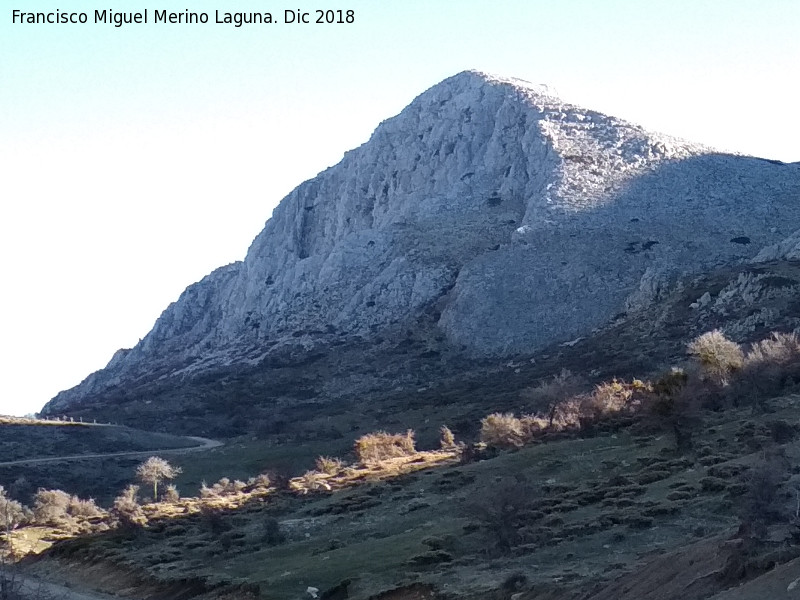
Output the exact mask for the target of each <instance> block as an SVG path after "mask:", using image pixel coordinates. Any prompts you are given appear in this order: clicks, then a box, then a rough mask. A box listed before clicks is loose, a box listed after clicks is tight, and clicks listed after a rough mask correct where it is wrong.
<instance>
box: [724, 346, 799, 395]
mask: <svg viewBox="0 0 800 600" xmlns="http://www.w3.org/2000/svg"><path fill="white" fill-rule="evenodd" d="M798 380H800V340H798V338H797V336H796V335H795V334H794V333H777V332H773V333H772V335H771V337H770V338H768V339H765V340H761V341H760V342H756V343H755V344H753V345H752V346H751V347H750V350H749V351H748V352H747V354H746V355H745V357H744V364H743V367H742V369H741V371H740V372H739V373H737V376H736V379H735V382H734V383H735V385H734V386H731V388H732V389H731V390H729V395H730V396H732V397H733V398H734V400H736V401H745V402H749V403H754V404H757V405H760V406H762V407H763V403H764V402H765V401H766V400H768V399H769V398H771V397H774V396H776V395H778V394H780V393H781V392H783V391H784V390H786V389H787V388H791V387H793V386H794V385H796V383H797V381H798Z"/></svg>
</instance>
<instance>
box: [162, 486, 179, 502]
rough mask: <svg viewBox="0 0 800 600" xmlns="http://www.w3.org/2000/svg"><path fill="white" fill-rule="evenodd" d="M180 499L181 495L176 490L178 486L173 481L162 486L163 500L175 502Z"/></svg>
mask: <svg viewBox="0 0 800 600" xmlns="http://www.w3.org/2000/svg"><path fill="white" fill-rule="evenodd" d="M180 499H181V495H180V493H179V492H178V488H177V486H176V485H175V484H174V483H170V484H169V485H167V486H166V487H165V488H164V502H169V503H170V504H175V503H176V502H178V501H180Z"/></svg>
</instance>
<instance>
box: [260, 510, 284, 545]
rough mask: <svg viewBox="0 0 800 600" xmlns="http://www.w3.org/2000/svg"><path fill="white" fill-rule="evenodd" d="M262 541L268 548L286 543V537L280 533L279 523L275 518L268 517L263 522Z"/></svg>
mask: <svg viewBox="0 0 800 600" xmlns="http://www.w3.org/2000/svg"><path fill="white" fill-rule="evenodd" d="M262 539H263V540H264V542H265V543H266V544H267V545H268V546H277V545H278V544H283V543H284V542H285V541H286V535H285V534H284V533H283V531H281V526H280V523H278V520H277V519H276V518H274V517H268V518H267V519H266V520H265V521H264V525H263V529H262Z"/></svg>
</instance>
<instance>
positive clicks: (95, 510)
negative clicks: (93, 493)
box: [67, 496, 106, 519]
mask: <svg viewBox="0 0 800 600" xmlns="http://www.w3.org/2000/svg"><path fill="white" fill-rule="evenodd" d="M67 512H68V513H69V515H70V516H71V517H75V518H79V519H98V518H101V517H104V516H106V511H104V510H103V509H102V508H100V507H99V506H97V503H96V502H95V501H94V499H93V498H88V499H85V500H84V499H83V498H78V497H77V496H72V497H71V498H70V499H69V506H68V507H67Z"/></svg>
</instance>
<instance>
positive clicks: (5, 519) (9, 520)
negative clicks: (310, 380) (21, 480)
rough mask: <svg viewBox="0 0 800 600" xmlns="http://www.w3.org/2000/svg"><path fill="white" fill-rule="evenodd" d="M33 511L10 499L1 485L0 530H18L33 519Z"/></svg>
mask: <svg viewBox="0 0 800 600" xmlns="http://www.w3.org/2000/svg"><path fill="white" fill-rule="evenodd" d="M32 516H33V515H32V514H31V511H30V510H29V509H28V508H26V507H25V506H23V505H22V504H21V503H19V502H17V501H16V500H14V499H12V498H9V497H8V495H7V494H6V490H5V488H4V487H3V486H2V485H0V529H1V530H2V531H4V532H8V531H11V530H13V529H16V528H17V527H19V526H20V525H23V524H24V523H27V522H28V521H30V520H31V518H32Z"/></svg>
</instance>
